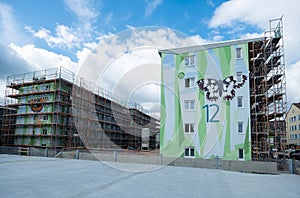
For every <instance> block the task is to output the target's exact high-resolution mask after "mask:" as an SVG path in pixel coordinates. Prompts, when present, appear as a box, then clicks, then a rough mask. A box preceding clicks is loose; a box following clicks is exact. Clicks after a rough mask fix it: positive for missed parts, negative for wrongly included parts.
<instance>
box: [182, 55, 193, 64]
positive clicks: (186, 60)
mask: <svg viewBox="0 0 300 198" xmlns="http://www.w3.org/2000/svg"><path fill="white" fill-rule="evenodd" d="M184 66H186V67H193V66H195V55H189V56H186V57H185V58H184Z"/></svg>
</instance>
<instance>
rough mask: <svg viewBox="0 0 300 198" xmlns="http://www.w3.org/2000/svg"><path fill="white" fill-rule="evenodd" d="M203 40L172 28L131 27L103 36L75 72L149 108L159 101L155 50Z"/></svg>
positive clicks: (114, 94)
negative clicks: (109, 35)
mask: <svg viewBox="0 0 300 198" xmlns="http://www.w3.org/2000/svg"><path fill="white" fill-rule="evenodd" d="M206 42H207V41H206V40H204V39H203V38H201V37H200V36H198V35H197V36H192V37H190V36H187V35H184V34H182V33H180V32H177V31H174V30H172V29H167V28H133V27H131V28H130V29H129V30H127V31H124V32H121V33H119V34H116V35H113V36H111V37H107V38H105V39H103V41H102V42H101V43H100V44H99V46H97V47H96V48H95V49H94V50H93V51H92V52H91V54H89V56H88V57H87V59H86V60H85V61H84V63H83V64H82V66H81V67H80V70H79V72H78V74H79V75H80V76H83V77H84V78H85V79H89V80H90V81H92V82H95V84H98V85H99V86H100V87H102V88H104V89H105V90H109V92H111V95H112V96H113V97H114V98H119V99H122V100H123V101H125V104H126V103H130V104H134V103H135V102H137V103H139V104H142V105H143V104H145V105H146V107H145V108H146V109H147V110H149V111H150V110H151V109H152V110H153V109H157V108H154V106H157V105H159V103H160V95H159V93H160V91H159V90H160V67H161V65H160V64H161V63H160V57H159V54H158V52H157V51H158V50H159V49H164V48H175V47H183V46H191V45H199V44H203V43H206ZM150 104H152V105H153V107H152V106H151V105H150ZM152 113H154V114H155V112H152ZM156 113H159V112H156Z"/></svg>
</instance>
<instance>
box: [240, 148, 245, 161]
mask: <svg viewBox="0 0 300 198" xmlns="http://www.w3.org/2000/svg"><path fill="white" fill-rule="evenodd" d="M242 159H244V149H239V160H242Z"/></svg>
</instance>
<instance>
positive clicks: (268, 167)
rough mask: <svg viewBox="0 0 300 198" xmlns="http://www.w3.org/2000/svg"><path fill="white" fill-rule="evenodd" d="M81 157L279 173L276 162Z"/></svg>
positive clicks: (125, 155)
mask: <svg viewBox="0 0 300 198" xmlns="http://www.w3.org/2000/svg"><path fill="white" fill-rule="evenodd" d="M75 156H76V152H75V151H74V152H73V151H72V152H63V154H62V157H63V158H72V159H75ZM79 159H84V160H100V161H106V162H124V163H137V164H154V165H168V166H183V167H194V168H208V169H222V170H229V171H240V172H249V173H267V174H278V171H277V163H276V162H259V161H230V160H222V159H191V158H169V157H163V156H161V155H147V153H145V154H140V153H138V154H136V153H126V152H94V153H93V154H91V153H88V152H80V154H79Z"/></svg>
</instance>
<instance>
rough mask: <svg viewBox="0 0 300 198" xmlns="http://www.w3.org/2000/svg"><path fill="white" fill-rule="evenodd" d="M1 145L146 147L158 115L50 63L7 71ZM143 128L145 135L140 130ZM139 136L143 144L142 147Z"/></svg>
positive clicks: (155, 129)
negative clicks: (24, 70) (50, 66)
mask: <svg viewBox="0 0 300 198" xmlns="http://www.w3.org/2000/svg"><path fill="white" fill-rule="evenodd" d="M5 102H6V108H9V109H10V110H11V111H10V112H7V113H5V114H4V115H3V116H4V120H5V122H4V123H3V131H2V133H3V134H2V137H3V139H2V143H3V145H4V146H19V147H38V148H53V149H62V148H99V149H131V150H140V149H143V150H151V149H155V148H156V146H157V138H156V135H157V133H158V132H159V127H158V126H159V120H158V119H155V118H153V117H151V116H150V115H149V114H148V113H146V112H145V111H144V110H143V109H142V108H141V107H140V106H138V105H137V104H135V105H129V104H126V103H121V102H120V100H118V101H117V100H116V99H114V98H112V97H111V95H110V94H109V93H108V92H106V91H105V90H103V89H101V88H99V87H97V86H95V85H93V84H92V83H89V82H87V81H85V80H84V79H83V78H80V77H75V74H74V73H72V72H71V71H68V70H67V69H65V68H63V67H60V68H53V69H46V70H41V71H34V72H29V73H24V74H18V75H12V76H8V77H7V84H6V99H5ZM145 129H147V130H146V131H148V133H146V135H147V136H143V135H142V130H144V131H145ZM142 142H143V147H142Z"/></svg>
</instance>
